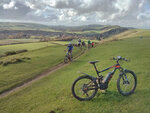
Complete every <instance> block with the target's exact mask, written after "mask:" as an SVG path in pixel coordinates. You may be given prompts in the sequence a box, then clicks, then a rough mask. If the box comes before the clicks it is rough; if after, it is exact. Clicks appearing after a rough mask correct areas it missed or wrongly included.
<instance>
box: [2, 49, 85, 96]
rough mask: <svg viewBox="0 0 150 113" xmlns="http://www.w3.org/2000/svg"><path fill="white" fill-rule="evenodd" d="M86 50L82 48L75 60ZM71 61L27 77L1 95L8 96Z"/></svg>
mask: <svg viewBox="0 0 150 113" xmlns="http://www.w3.org/2000/svg"><path fill="white" fill-rule="evenodd" d="M85 51H86V50H82V51H81V52H80V53H79V54H77V55H76V56H75V57H74V58H73V60H76V59H77V58H79V57H80V56H81V55H83V54H84V53H85ZM69 64H70V63H64V62H61V63H59V64H57V65H56V66H54V67H52V68H50V69H48V70H46V71H44V72H42V73H41V74H38V75H36V76H34V77H32V78H30V79H27V80H26V81H24V82H22V83H20V84H17V85H15V86H13V87H11V88H10V89H7V90H4V91H3V92H1V93H0V97H4V96H7V95H9V94H11V93H12V92H15V91H18V90H20V89H22V88H24V87H26V86H29V85H30V84H32V83H34V82H36V81H38V80H40V79H41V78H43V77H45V76H48V75H50V74H52V73H53V72H56V71H57V70H59V69H61V68H63V67H65V66H67V65H69Z"/></svg>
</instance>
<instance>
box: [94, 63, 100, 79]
mask: <svg viewBox="0 0 150 113" xmlns="http://www.w3.org/2000/svg"><path fill="white" fill-rule="evenodd" d="M93 66H94V68H95V70H96V73H97V75H98V76H99V72H98V70H97V67H96V64H95V63H93Z"/></svg>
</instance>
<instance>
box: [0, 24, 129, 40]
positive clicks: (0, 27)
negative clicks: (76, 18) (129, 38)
mask: <svg viewBox="0 0 150 113" xmlns="http://www.w3.org/2000/svg"><path fill="white" fill-rule="evenodd" d="M126 30H128V28H124V27H120V26H111V25H97V24H93V25H83V26H47V25H42V24H33V23H10V22H0V39H6V38H51V37H53V38H56V39H59V40H65V39H73V38H89V39H101V38H107V37H109V36H112V35H116V34H119V33H121V32H124V31H126Z"/></svg>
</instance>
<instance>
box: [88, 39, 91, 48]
mask: <svg viewBox="0 0 150 113" xmlns="http://www.w3.org/2000/svg"><path fill="white" fill-rule="evenodd" d="M88 48H91V41H90V40H88Z"/></svg>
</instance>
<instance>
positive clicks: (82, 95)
mask: <svg viewBox="0 0 150 113" xmlns="http://www.w3.org/2000/svg"><path fill="white" fill-rule="evenodd" d="M97 90H98V85H97V83H96V82H94V81H93V80H92V78H91V77H89V76H81V77H79V78H77V79H76V80H75V81H74V83H73V85H72V94H73V96H74V97H75V98H76V99H78V100H80V101H85V100H91V99H92V98H93V97H94V96H95V95H96V93H97Z"/></svg>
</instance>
